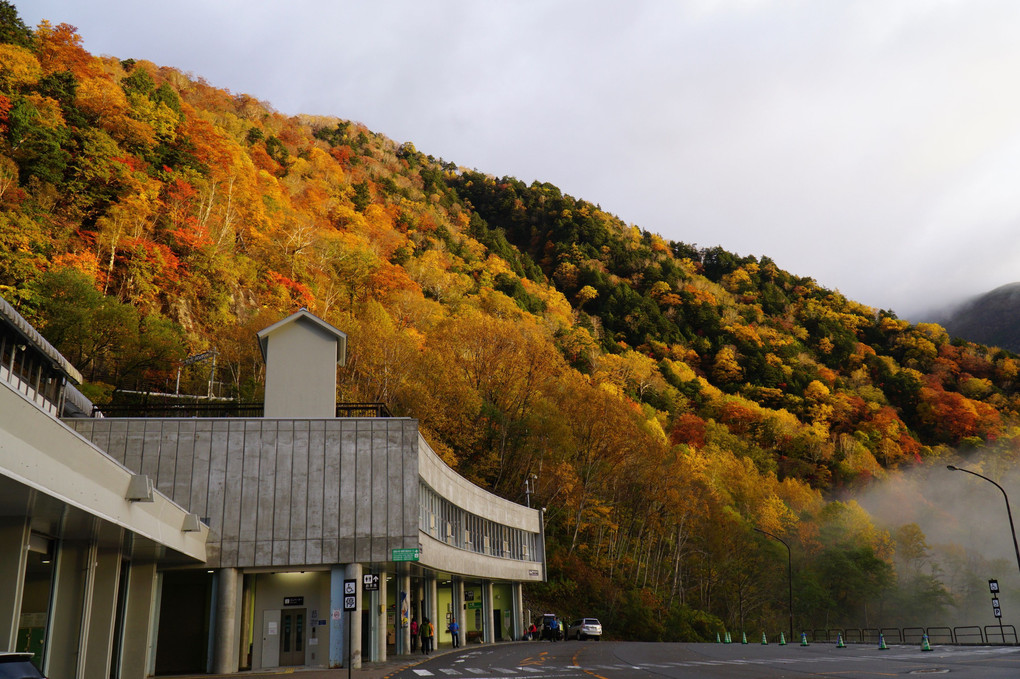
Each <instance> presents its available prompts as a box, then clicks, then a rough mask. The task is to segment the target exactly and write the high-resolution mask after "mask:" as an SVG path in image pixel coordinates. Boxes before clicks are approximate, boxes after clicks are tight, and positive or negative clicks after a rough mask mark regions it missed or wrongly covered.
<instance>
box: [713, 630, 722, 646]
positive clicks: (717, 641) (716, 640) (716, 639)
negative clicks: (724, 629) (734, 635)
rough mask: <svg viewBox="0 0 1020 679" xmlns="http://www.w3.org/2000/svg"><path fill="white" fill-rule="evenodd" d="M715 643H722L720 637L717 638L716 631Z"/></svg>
mask: <svg viewBox="0 0 1020 679" xmlns="http://www.w3.org/2000/svg"><path fill="white" fill-rule="evenodd" d="M715 643H717V644H721V643H722V639H720V638H719V633H718V632H716V633H715Z"/></svg>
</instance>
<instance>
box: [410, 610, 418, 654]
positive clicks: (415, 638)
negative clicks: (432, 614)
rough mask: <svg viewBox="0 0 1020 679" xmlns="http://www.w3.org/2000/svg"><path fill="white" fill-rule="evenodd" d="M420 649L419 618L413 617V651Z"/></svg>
mask: <svg viewBox="0 0 1020 679" xmlns="http://www.w3.org/2000/svg"><path fill="white" fill-rule="evenodd" d="M417 650H418V618H417V617H414V618H411V653H414V652H415V651H417Z"/></svg>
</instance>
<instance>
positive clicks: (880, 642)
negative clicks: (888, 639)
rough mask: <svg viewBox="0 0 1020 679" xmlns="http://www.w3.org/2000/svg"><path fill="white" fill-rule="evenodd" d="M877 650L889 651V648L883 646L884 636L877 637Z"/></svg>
mask: <svg viewBox="0 0 1020 679" xmlns="http://www.w3.org/2000/svg"><path fill="white" fill-rule="evenodd" d="M878 650H880V651H888V650H889V647H888V646H886V645H885V635H884V634H879V635H878Z"/></svg>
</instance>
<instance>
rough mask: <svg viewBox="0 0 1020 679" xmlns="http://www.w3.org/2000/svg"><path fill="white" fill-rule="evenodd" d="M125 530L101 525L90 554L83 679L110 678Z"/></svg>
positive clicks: (84, 624) (109, 525) (84, 622)
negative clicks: (90, 678)
mask: <svg viewBox="0 0 1020 679" xmlns="http://www.w3.org/2000/svg"><path fill="white" fill-rule="evenodd" d="M123 536H124V529H123V528H120V527H119V526H114V525H111V524H102V525H101V526H100V528H99V530H98V540H97V543H96V545H95V549H94V551H93V554H94V558H93V560H92V563H90V564H89V565H88V567H89V568H88V578H89V579H90V580H91V581H92V586H91V587H89V593H90V597H89V598H88V599H86V600H85V613H86V615H85V616H84V621H83V627H84V629H83V630H82V632H83V639H84V647H85V658H84V660H85V662H84V663H83V665H82V675H83V676H85V677H109V676H110V660H111V657H110V656H111V655H112V654H113V636H114V634H115V633H117V630H115V629H114V625H115V623H116V620H117V597H118V594H119V593H120V560H121V545H122V543H123V539H124V537H123Z"/></svg>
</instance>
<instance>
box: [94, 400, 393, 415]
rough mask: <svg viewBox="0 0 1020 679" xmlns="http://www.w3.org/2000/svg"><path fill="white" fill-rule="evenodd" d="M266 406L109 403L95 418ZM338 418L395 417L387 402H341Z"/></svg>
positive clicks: (246, 411) (258, 411)
mask: <svg viewBox="0 0 1020 679" xmlns="http://www.w3.org/2000/svg"><path fill="white" fill-rule="evenodd" d="M264 412H265V406H264V404H263V403H259V402H241V401H229V402H201V403H181V402H169V403H168V402H162V403H152V402H148V403H108V404H104V405H93V406H92V417H146V418H158V419H163V418H175V417H239V418H256V417H262V416H263V414H264ZM336 416H337V417H393V414H392V413H391V412H390V409H389V408H388V407H387V406H386V404H385V403H337V404H336Z"/></svg>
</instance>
